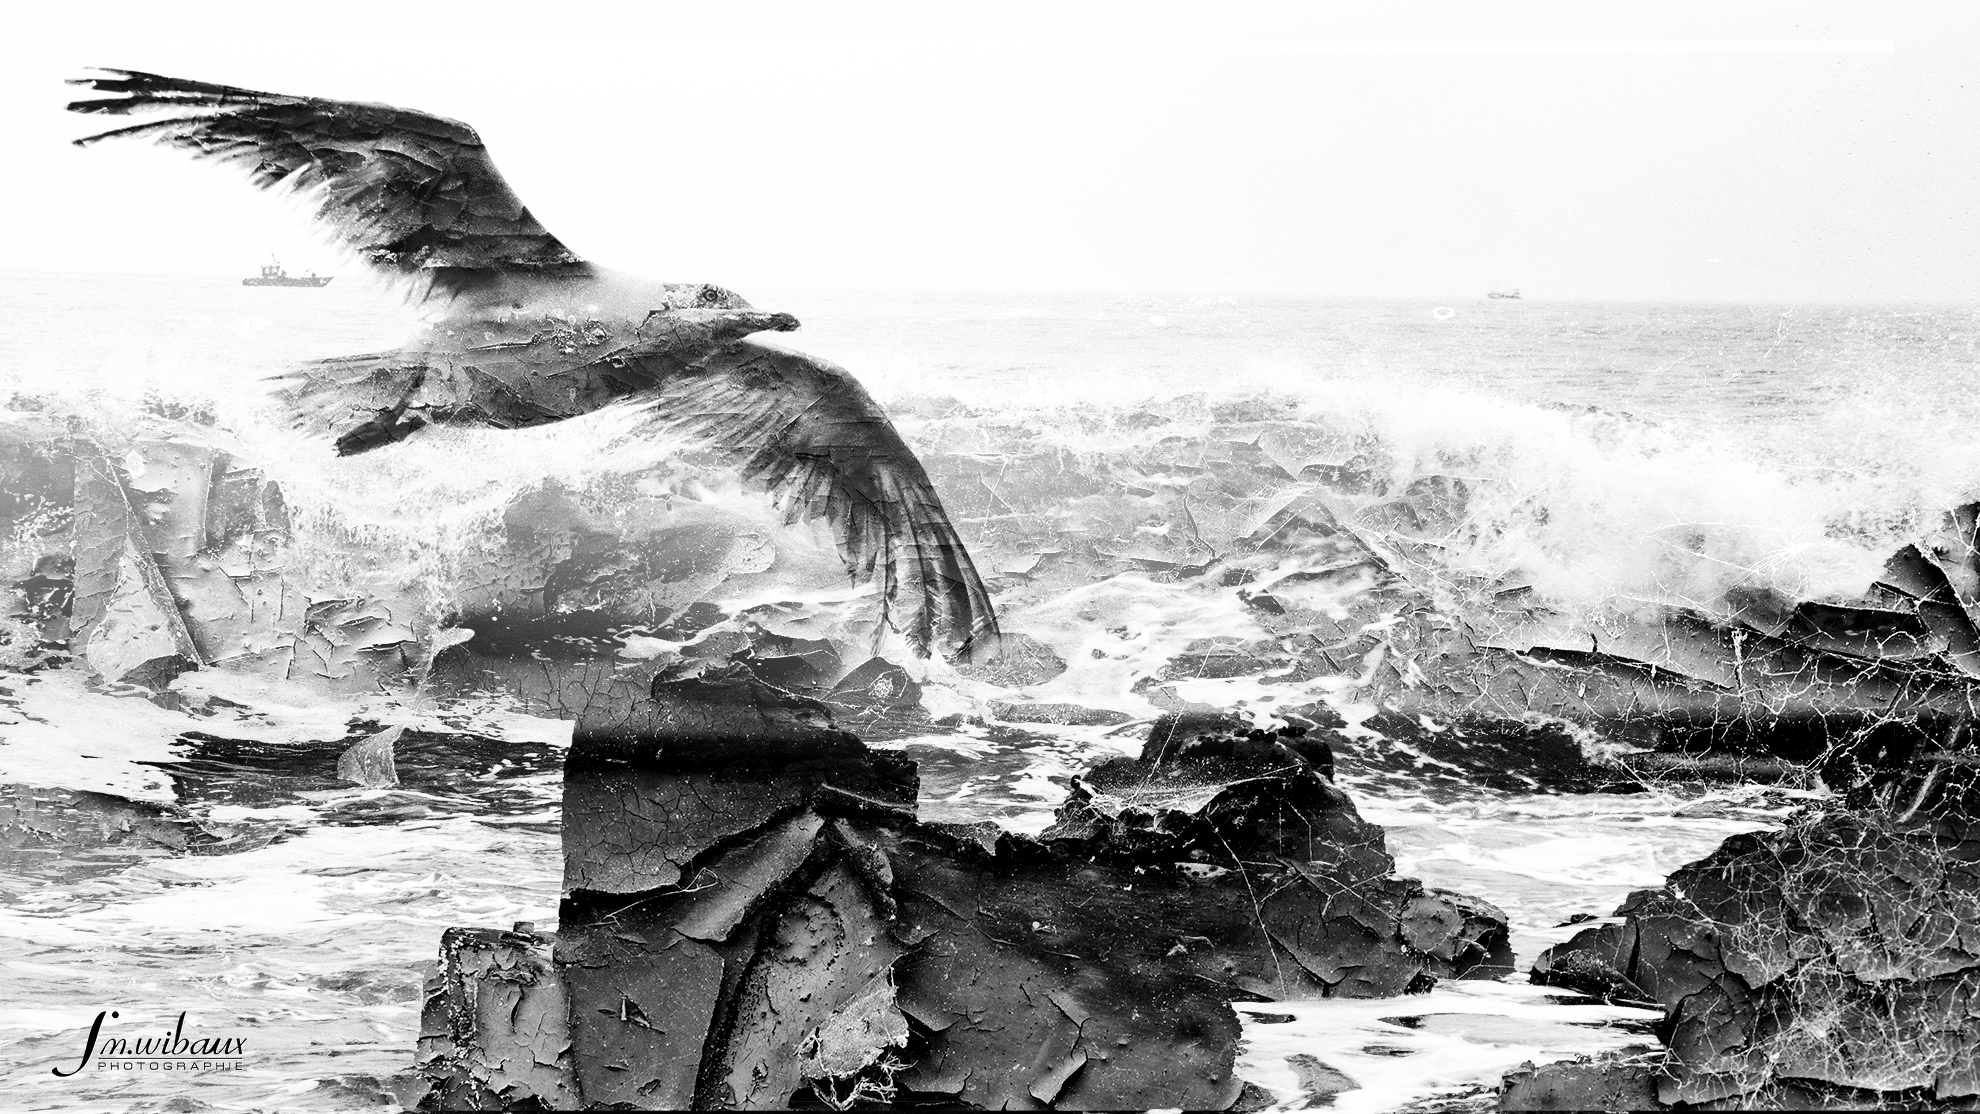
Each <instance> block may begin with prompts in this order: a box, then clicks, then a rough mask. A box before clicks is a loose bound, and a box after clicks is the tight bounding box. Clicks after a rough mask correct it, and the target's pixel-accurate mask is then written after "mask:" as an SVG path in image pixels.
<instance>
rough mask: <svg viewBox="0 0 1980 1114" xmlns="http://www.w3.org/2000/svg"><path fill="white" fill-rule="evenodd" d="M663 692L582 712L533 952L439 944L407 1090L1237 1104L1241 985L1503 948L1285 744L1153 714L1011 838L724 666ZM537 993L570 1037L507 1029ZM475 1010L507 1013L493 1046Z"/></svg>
mask: <svg viewBox="0 0 1980 1114" xmlns="http://www.w3.org/2000/svg"><path fill="white" fill-rule="evenodd" d="M653 700H654V701H655V702H656V704H662V703H664V704H665V706H666V707H665V709H664V710H660V709H656V710H655V711H653V712H651V713H648V714H645V715H644V717H643V718H639V719H638V724H639V726H638V727H637V728H636V729H634V728H632V727H629V726H628V724H629V723H631V721H630V720H626V721H621V720H611V721H605V722H589V721H586V720H582V719H581V720H580V721H579V724H578V726H577V729H576V733H575V736H574V741H573V744H572V749H571V752H570V757H569V760H568V761H567V764H566V772H565V812H564V825H563V830H564V840H565V851H566V897H565V900H564V904H563V908H562V910H561V911H560V914H559V925H560V927H559V929H558V932H557V934H556V938H555V941H554V943H552V944H551V945H550V947H549V952H548V959H547V963H546V962H545V958H544V955H543V952H542V951H541V947H540V940H538V941H536V942H528V941H518V940H517V939H515V938H513V936H511V937H500V936H499V935H490V934H488V933H485V932H484V933H480V934H476V933H474V932H470V931H468V930H455V931H453V932H451V933H449V934H448V936H447V937H446V941H447V943H446V947H445V949H444V950H445V951H446V953H447V954H446V959H447V966H446V969H445V971H443V977H442V979H441V980H440V982H439V983H437V984H436V985H435V987H434V989H433V991H432V992H431V993H430V994H429V996H428V999H427V1007H426V1020H425V1023H424V1025H423V1027H422V1037H421V1052H420V1063H421V1073H422V1075H423V1077H424V1078H425V1079H426V1081H427V1084H428V1087H429V1091H428V1093H427V1095H426V1097H425V1099H424V1100H423V1101H422V1107H423V1108H427V1109H441V1108H447V1107H449V1106H450V1105H458V1104H460V1103H462V1102H466V1101H489V1096H494V1098H496V1099H503V1096H507V1098H506V1099H503V1101H514V1102H520V1101H521V1100H522V1098H523V1096H524V1094H525V1091H526V1092H527V1094H528V1095H534V1096H536V1099H535V1100H533V1101H541V1102H543V1103H544V1104H545V1105H547V1106H550V1107H551V1108H577V1107H579V1106H615V1105H616V1106H621V1107H625V1108H637V1109H664V1108H683V1107H690V1106H692V1107H714V1108H762V1107H781V1106H786V1105H791V1104H793V1103H800V1102H802V1103H811V1102H823V1103H825V1104H827V1105H834V1106H841V1107H843V1106H844V1105H845V1104H847V1103H851V1102H854V1101H860V1100H865V1101H899V1102H905V1101H919V1102H926V1101H936V1102H948V1103H966V1104H970V1105H975V1106H986V1107H993V1108H998V1107H1014V1106H1015V1107H1036V1106H1041V1105H1042V1106H1047V1107H1053V1108H1059V1109H1103V1108H1106V1109H1111V1108H1145V1107H1148V1106H1151V1105H1182V1106H1185V1107H1190V1108H1198V1109H1228V1108H1230V1107H1232V1106H1233V1104H1234V1103H1236V1102H1238V1100H1239V1097H1240V1094H1241V1093H1242V1092H1243V1090H1244V1086H1243V1084H1242V1083H1241V1081H1239V1080H1238V1079H1237V1078H1236V1076H1235V1074H1234V1072H1235V1062H1236V1050H1237V1042H1238V1038H1239V1027H1238V1022H1237V1016H1236V1014H1235V1012H1234V1011H1233V1010H1232V1009H1231V1007H1230V1002H1231V1001H1232V1000H1234V999H1240V998H1242V999H1247V1000H1257V999H1260V998H1264V999H1277V998H1310V997H1316V996H1323V995H1330V994H1338V995H1379V994H1396V993H1401V992H1404V991H1406V990H1412V989H1421V988H1423V987H1426V986H1428V985H1430V984H1431V983H1433V982H1434V981H1435V980H1436V979H1437V978H1439V977H1453V976H1455V977H1465V976H1467V975H1477V974H1487V973H1495V972H1500V971H1504V970H1506V969H1507V967H1508V965H1509V964H1510V960H1511V957H1510V954H1509V953H1508V952H1507V951H1506V948H1505V940H1506V928H1505V923H1504V919H1503V917H1501V916H1499V915H1498V913H1497V911H1496V910H1493V909H1492V908H1491V907H1490V906H1488V905H1485V904H1484V903H1482V902H1477V901H1474V900H1471V899H1468V898H1464V897H1462V896H1460V895H1454V894H1447V893H1443V892H1441V891H1434V890H1426V889H1425V888H1424V887H1422V886H1421V885H1420V884H1418V883H1416V882H1414V881H1411V880H1407V879H1398V878H1396V877H1394V862H1393V860H1391V859H1390V858H1389V857H1388V855H1387V853H1386V852H1385V851H1384V849H1383V845H1382V835H1381V832H1380V830H1379V829H1377V828H1375V827H1374V826H1372V825H1369V824H1367V823H1366V822H1364V821H1362V820H1361V819H1360V818H1359V816H1358V815H1356V813H1355V810H1354V806H1353V803H1352V802H1351V801H1349V800H1348V799H1347V797H1346V796H1345V795H1344V794H1342V793H1341V792H1340V791H1339V790H1338V789H1337V788H1335V787H1334V786H1333V785H1332V783H1331V782H1330V781H1329V780H1328V779H1327V778H1326V777H1325V776H1324V775H1323V774H1322V772H1321V771H1320V769H1319V768H1318V767H1317V766H1316V764H1315V763H1314V761H1313V760H1312V759H1311V757H1309V755H1310V754H1311V753H1312V752H1311V748H1308V747H1304V744H1302V743H1301V741H1300V739H1299V738H1298V737H1297V736H1296V735H1291V734H1281V733H1274V734H1270V735H1267V734H1264V733H1258V732H1252V733H1248V734H1243V735H1237V734H1233V733H1231V732H1229V731H1221V730H1217V729H1215V728H1216V725H1214V724H1212V725H1209V726H1210V728H1211V729H1209V730H1204V729H1201V728H1202V727H1203V725H1195V726H1192V725H1190V724H1187V723H1182V722H1171V723H1166V724H1165V725H1164V729H1163V731H1162V732H1161V733H1160V734H1159V736H1158V737H1156V738H1154V739H1152V740H1151V742H1150V744H1149V746H1148V747H1147V748H1146V749H1145V751H1144V754H1143V755H1142V758H1141V759H1140V760H1138V761H1128V760H1125V759H1123V760H1121V761H1120V762H1119V763H1111V764H1108V765H1106V766H1102V767H1100V768H1098V769H1096V770H1093V771H1091V772H1090V773H1089V774H1088V775H1087V776H1086V777H1083V778H1081V779H1080V780H1079V781H1078V782H1076V783H1075V786H1074V792H1073V795H1072V796H1071V797H1069V799H1068V801H1067V803H1066V805H1065V807H1063V808H1062V809H1061V810H1060V814H1059V817H1058V822H1057V823H1056V824H1055V825H1054V826H1053V827H1052V828H1051V829H1050V830H1048V831H1046V832H1045V833H1044V834H1043V835H1042V836H1040V837H1038V838H1031V837H1026V836H1021V835H1014V834H1011V833H1008V832H1004V831H1001V830H999V829H997V828H996V827H995V826H994V825H987V824H977V825H953V824H940V823H928V822H924V821H921V820H919V819H918V818H917V817H916V813H915V806H914V802H915V798H916V784H915V783H916V778H915V774H914V767H913V764H912V763H911V762H909V761H907V760H906V759H904V758H902V757H900V756H898V755H892V754H888V753H885V752H878V751H872V750H869V749H867V748H866V747H865V746H864V744H862V743H861V742H860V741H859V740H858V739H856V738H853V737H852V736H850V735H847V734H845V733H844V732H841V731H839V730H837V729H836V728H835V727H834V726H833V725H832V723H831V721H830V720H829V718H828V717H826V716H825V715H824V712H825V709H826V705H825V704H824V703H823V702H821V701H817V700H812V699H810V698H805V697H799V696H796V695H794V694H790V693H785V692H781V691H779V690H775V689H773V688H771V687H770V686H768V685H765V684H764V683H763V682H762V681H761V680H760V679H757V678H755V677H754V676H753V675H752V674H749V673H748V672H747V670H743V669H735V668H725V669H718V670H712V671H707V672H703V673H699V674H696V675H693V676H691V677H678V678H675V679H673V680H670V681H664V682H662V683H660V684H658V685H656V687H655V689H654V692H653ZM532 939H533V940H534V939H535V938H532ZM491 980H493V981H492V982H491ZM552 980H554V981H556V982H557V984H558V985H559V986H560V987H561V993H562V994H563V995H565V999H564V1000H565V1001H567V1002H568V1018H569V1029H568V1032H567V1033H565V1032H560V1031H557V1030H555V1029H554V1028H553V1027H551V1026H549V1025H547V1024H544V1023H539V1022H538V1021H536V1020H530V1021H528V1023H527V1024H525V1023H524V1021H523V1019H525V1018H532V1019H533V1018H536V1017H538V1016H540V1015H542V1013H543V1009H544V1007H541V1006H540V1005H539V1004H538V1003H541V1002H549V1001H551V1000H552V998H550V997H546V996H545V995H546V994H548V993H549V992H548V991H546V990H545V989H544V987H545V986H546V985H547V984H548V983H549V982H550V981H552ZM491 986H493V989H492V990H491V989H489V987H491ZM491 994H493V995H497V997H495V998H494V999H492V1000H493V1001H495V1002H497V1003H498V1004H503V1003H506V1004H508V1005H510V1006H512V1007H513V1008H512V1009H511V1011H510V1013H508V1014H506V1015H503V1016H501V1017H496V1018H494V1019H493V1021H492V1022H490V1023H491V1024H494V1025H496V1026H497V1031H496V1032H495V1033H494V1034H493V1037H492V1039H491V1041H490V1042H489V1043H488V1044H487V1045H486V1046H485V1047H486V1048H488V1049H492V1050H493V1051H492V1052H487V1053H484V1052H481V1051H477V1050H478V1049H482V1048H483V1047H484V1045H483V1044H481V1043H479V1039H478V1037H477V1035H476V1032H475V1026H477V1025H479V1024H481V1023H482V1021H481V1018H482V1017H483V1015H484V1014H485V1013H486V1011H479V1012H478V1009H479V1007H478V1006H476V1007H473V1008H471V1006H470V1004H471V1003H479V1002H481V1001H482V1000H483V998H484V997H486V996H488V995H491ZM523 1030H527V1033H526V1034H524V1035H520V1036H519V1035H518V1034H519V1033H521V1032H522V1031H523ZM564 1041H567V1042H568V1050H566V1047H565V1044H563V1043H560V1042H564ZM524 1046H527V1047H529V1048H531V1049H533V1050H534V1051H533V1052H532V1053H531V1057H532V1059H530V1061H529V1063H528V1064H525V1063H524V1059H523V1056H522V1053H521V1052H519V1051H515V1050H517V1049H520V1048H522V1047H524ZM488 1057H493V1059H488V1062H483V1060H484V1059H487V1058H488ZM519 1065H520V1067H519ZM530 1065H534V1066H533V1067H532V1066H530ZM531 1073H534V1074H531ZM1318 1078H1319V1077H1317V1076H1316V1079H1318ZM1321 1082H1322V1083H1324V1082H1326V1081H1325V1080H1321ZM566 1088H567V1089H568V1090H567V1091H566V1090H565V1089H566Z"/></svg>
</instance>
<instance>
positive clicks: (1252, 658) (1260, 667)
mask: <svg viewBox="0 0 1980 1114" xmlns="http://www.w3.org/2000/svg"><path fill="white" fill-rule="evenodd" d="M1288 664H1290V659H1289V658H1288V657H1287V655H1286V654H1285V652H1284V651H1283V650H1281V649H1280V648H1279V646H1278V644H1277V643H1275V642H1272V641H1270V640H1263V641H1259V642H1254V643H1245V642H1243V641H1242V640H1240V639H1236V638H1229V637H1224V638H1212V639H1201V640H1199V641H1197V642H1193V643H1191V644H1190V645H1189V646H1188V647H1187V648H1185V650H1184V652H1182V653H1180V654H1177V655H1176V656H1175V657H1173V658H1170V659H1169V660H1168V661H1167V662H1164V663H1163V665H1162V668H1161V670H1160V671H1159V672H1157V673H1156V675H1155V677H1156V680H1159V681H1173V680H1190V679H1198V678H1204V679H1211V680H1216V679H1222V678H1227V677H1255V676H1258V675H1259V674H1261V673H1270V672H1275V671H1277V670H1281V669H1284V668H1285V667H1286V666H1287V665H1288Z"/></svg>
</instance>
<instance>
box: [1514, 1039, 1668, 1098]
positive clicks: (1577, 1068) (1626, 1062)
mask: <svg viewBox="0 0 1980 1114" xmlns="http://www.w3.org/2000/svg"><path fill="white" fill-rule="evenodd" d="M1663 1059H1664V1057H1663V1055H1662V1054H1661V1053H1651V1054H1647V1055H1645V1054H1631V1055H1627V1056H1610V1057H1597V1058H1584V1059H1580V1060H1564V1061H1561V1062H1560V1063H1554V1064H1544V1065H1541V1066H1539V1067H1535V1066H1534V1065H1533V1063H1532V1062H1531V1061H1529V1062H1527V1063H1524V1064H1521V1065H1520V1066H1519V1067H1518V1068H1516V1069H1514V1070H1513V1071H1511V1072H1509V1073H1507V1075H1506V1079H1505V1083H1504V1084H1503V1085H1501V1086H1500V1088H1499V1109H1500V1110H1506V1111H1513V1110H1604V1111H1610V1110H1613V1111H1632V1110H1657V1109H1662V1108H1663V1104H1661V1103H1660V1102H1658V1100H1657V1070H1658V1067H1659V1066H1660V1064H1661V1063H1662V1061H1663Z"/></svg>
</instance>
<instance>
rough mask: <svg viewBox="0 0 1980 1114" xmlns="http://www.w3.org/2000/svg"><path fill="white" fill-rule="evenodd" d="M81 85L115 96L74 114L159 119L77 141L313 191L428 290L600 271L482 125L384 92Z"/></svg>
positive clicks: (419, 289) (323, 216)
mask: <svg viewBox="0 0 1980 1114" xmlns="http://www.w3.org/2000/svg"><path fill="white" fill-rule="evenodd" d="M103 72H104V73H105V74H107V75H109V76H103V77H87V78H81V79H77V80H75V81H72V82H71V84H74V85H82V86H86V87H88V88H90V89H92V90H94V91H95V92H99V93H108V94H113V95H112V96H108V97H102V98H98V99H94V100H80V101H76V102H74V103H73V104H71V105H69V109H70V110H71V111H73V112H81V113H87V114H93V115H112V116H127V115H132V114H137V113H159V114H161V115H160V116H159V118H157V119H153V120H147V121H144V122H142V123H137V124H131V125H128V126H125V127H120V128H114V129H112V130H109V131H105V132H99V133H97V134H95V135H91V136H86V137H84V138H82V139H78V140H76V143H77V144H78V145H83V146H86V145H88V144H91V143H97V142H100V141H102V140H105V139H118V138H126V137H131V138H145V139H151V140H153V141H155V142H158V143H161V144H164V145H166V146H170V147H177V148H180V149H181V150H185V151H189V152H191V153H192V154H193V156H194V157H196V158H201V159H208V160H212V161H215V162H220V163H225V164H230V165H233V166H237V167H239V168H241V169H243V170H245V171H246V172H247V175H248V178H249V180H250V181H252V182H253V183H254V184H255V185H257V186H260V187H261V188H263V189H270V190H276V191H282V192H293V193H299V194H304V195H307V196H310V197H312V198H313V200H314V202H315V205H316V217H317V219H318V220H319V221H321V222H323V224H324V225H325V226H327V227H328V228H329V229H331V230H332V231H333V232H334V233H335V234H336V235H337V237H338V238H339V239H340V240H341V241H342V242H343V244H344V246H345V247H347V248H349V249H350V250H351V251H353V252H354V253H356V254H357V255H358V256H359V257H360V258H362V259H364V260H365V261H366V262H368V263H370V264H371V265H372V266H373V267H376V268H378V269H379V270H381V271H383V272H384V273H386V274H387V275H390V276H392V277H395V278H398V279H402V280H407V281H409V282H410V283H411V285H412V287H413V290H414V293H415V295H416V296H418V297H422V298H424V297H427V296H430V295H432V294H435V293H439V294H460V293H464V292H466V291H469V290H472V289H474V288H476V287H478V286H482V285H486V284H489V283H492V282H493V281H494V280H495V279H497V278H498V277H502V276H515V275H534V276H541V277H545V278H550V277H572V276H578V275H585V274H589V273H591V272H590V267H589V265H588V264H586V263H585V262H584V261H583V260H582V259H579V258H578V257H577V256H576V255H575V254H573V253H572V252H571V251H570V249H569V248H566V247H565V246H564V245H563V244H562V243H561V242H559V241H558V240H557V238H556V237H555V236H552V235H551V234H550V232H549V230H548V229H545V228H544V227H543V225H542V224H540V223H538V221H537V220H536V218H535V217H533V216H531V215H530V212H529V210H528V208H526V207H525V206H524V205H523V203H522V201H521V199H520V198H518V197H516V195H515V193H514V191H512V190H510V189H509V186H508V183H507V182H505V181H503V180H502V175H501V174H500V173H499V172H498V171H497V170H496V169H495V163H494V161H493V160H492V159H490V158H489V156H488V149H487V148H486V147H484V146H483V145H482V142H481V137H480V136H478V135H476V134H475V132H474V129H473V128H470V127H468V126H467V125H465V124H461V123H458V122H456V121H453V120H447V119H443V118H441V117H438V116H431V115H428V114H426V113H424V112H415V111H413V110H410V109H403V108H393V107H391V106H389V105H382V104H364V103H359V102H354V101H335V100H326V99H322V98H318V97H295V96H287V95H284V94H280V93H266V92H262V91H260V90H256V89H241V88H236V87H234V86H230V85H214V84H211V83H208V82H202V81H187V80H183V79H180V78H172V77H162V76H160V75H158V74H151V73H143V72H140V71H136V70H105V71H103Z"/></svg>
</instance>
